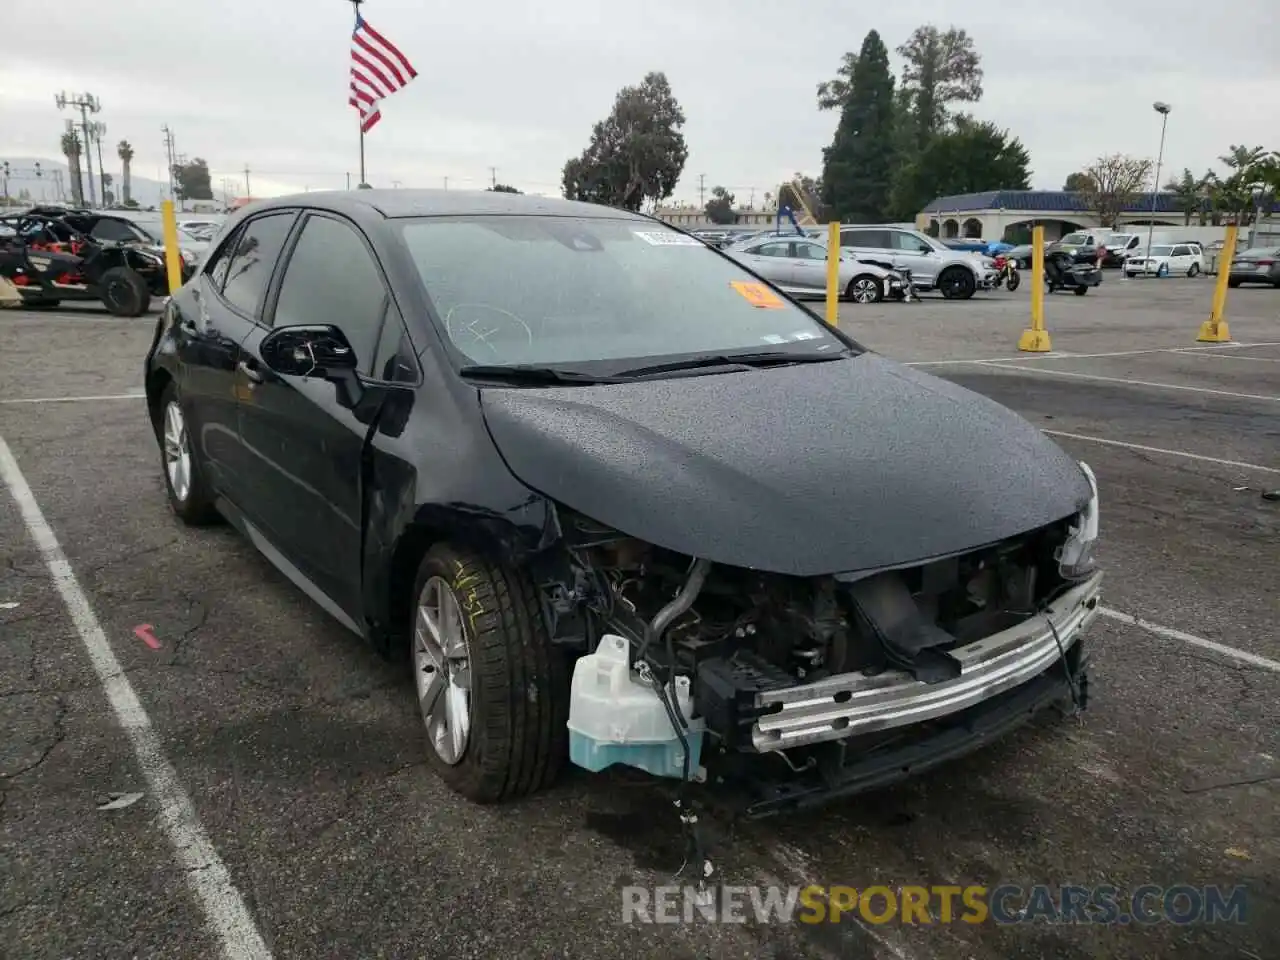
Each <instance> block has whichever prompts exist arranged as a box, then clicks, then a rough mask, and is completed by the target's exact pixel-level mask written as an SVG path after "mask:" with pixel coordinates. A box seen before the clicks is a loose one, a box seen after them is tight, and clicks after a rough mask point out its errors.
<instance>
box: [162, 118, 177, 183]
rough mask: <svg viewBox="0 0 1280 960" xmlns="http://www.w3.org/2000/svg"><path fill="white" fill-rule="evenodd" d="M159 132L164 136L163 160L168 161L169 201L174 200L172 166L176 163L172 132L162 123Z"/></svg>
mask: <svg viewBox="0 0 1280 960" xmlns="http://www.w3.org/2000/svg"><path fill="white" fill-rule="evenodd" d="M160 131H161V132H162V133H163V134H164V156H165V159H166V160H167V161H168V163H167V164H166V166H167V167H168V169H169V199H170V200H172V199H174V193H173V167H174V164H175V163H176V162H177V161H176V159H175V158H174V155H173V150H174V146H173V131H172V130H170V129H169V125H168V124H167V123H163V124H161V125H160Z"/></svg>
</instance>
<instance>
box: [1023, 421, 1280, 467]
mask: <svg viewBox="0 0 1280 960" xmlns="http://www.w3.org/2000/svg"><path fill="white" fill-rule="evenodd" d="M1040 432H1041V433H1047V434H1049V436H1051V437H1068V438H1070V439H1072V440H1086V441H1088V442H1089V443H1102V444H1105V445H1106V446H1108V447H1124V448H1125V449H1126V450H1141V451H1142V452H1143V453H1162V454H1164V455H1165V456H1167V457H1186V458H1187V459H1188V460H1203V461H1204V462H1205V463H1216V464H1220V465H1221V466H1224V467H1239V468H1240V469H1242V470H1261V471H1263V472H1264V473H1280V468H1276V467H1264V466H1262V464H1259V463H1246V462H1244V461H1243V460H1223V459H1222V458H1220V457H1206V456H1204V455H1202V454H1199V453H1187V452H1186V451H1185V450H1166V449H1165V448H1164V447H1148V446H1145V445H1144V444H1141V443H1128V442H1126V441H1124V440H1106V439H1104V438H1102V437H1090V436H1086V435H1085V434H1083V433H1067V432H1066V431H1065V430H1045V429H1043V428H1041V431H1040Z"/></svg>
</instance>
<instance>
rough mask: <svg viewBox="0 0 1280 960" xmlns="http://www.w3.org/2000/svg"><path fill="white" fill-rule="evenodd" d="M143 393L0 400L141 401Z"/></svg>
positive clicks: (45, 401)
mask: <svg viewBox="0 0 1280 960" xmlns="http://www.w3.org/2000/svg"><path fill="white" fill-rule="evenodd" d="M145 397H146V394H145V393H109V394H105V395H103V396H99V397H22V398H20V399H17V400H0V405H3V404H6V403H75V402H76V401H78V400H142V399H144V398H145Z"/></svg>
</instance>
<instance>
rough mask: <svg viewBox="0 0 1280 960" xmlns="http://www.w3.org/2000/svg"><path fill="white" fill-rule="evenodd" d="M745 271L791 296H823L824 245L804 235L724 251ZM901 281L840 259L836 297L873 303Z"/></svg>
mask: <svg viewBox="0 0 1280 960" xmlns="http://www.w3.org/2000/svg"><path fill="white" fill-rule="evenodd" d="M724 253H725V255H726V256H730V257H732V258H733V259H734V260H737V261H738V262H739V263H741V264H742V265H743V266H745V267H747V268H748V269H749V270H752V271H754V272H755V273H757V274H759V275H760V276H762V277H764V278H765V279H766V280H768V281H769V282H770V283H772V284H773V285H774V286H775V287H778V288H780V289H781V290H783V291H785V292H786V293H789V294H791V295H792V296H793V297H812V296H818V297H821V296H825V295H826V292H827V247H826V244H824V243H820V242H819V241H817V240H813V239H810V238H809V237H804V236H798V235H797V236H794V237H779V236H765V237H758V238H754V239H752V240H748V241H747V242H745V243H740V244H736V245H734V246H732V247H729V248H727V249H726V250H725V251H724ZM901 286H902V282H901V279H900V278H899V277H897V276H896V275H894V274H892V273H891V272H890V271H888V270H886V269H884V268H883V267H880V266H877V265H876V264H873V263H864V262H862V261H859V260H856V259H854V258H853V256H852V255H850V254H848V253H845V254H843V255H842V256H841V257H840V296H841V297H844V298H845V299H847V300H852V301H854V302H855V303H875V302H877V301H880V300H883V299H885V297H887V296H890V295H891V294H892V293H893V292H894V290H895V288H898V289H900V288H901Z"/></svg>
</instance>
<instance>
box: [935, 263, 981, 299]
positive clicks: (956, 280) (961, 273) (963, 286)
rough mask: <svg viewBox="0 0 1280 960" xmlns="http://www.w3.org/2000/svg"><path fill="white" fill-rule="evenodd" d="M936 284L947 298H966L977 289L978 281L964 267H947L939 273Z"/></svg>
mask: <svg viewBox="0 0 1280 960" xmlns="http://www.w3.org/2000/svg"><path fill="white" fill-rule="evenodd" d="M937 286H938V289H939V290H941V291H942V296H943V297H944V298H945V299H947V300H968V299H969V298H970V297H972V296H973V294H974V291H975V290H977V289H978V282H977V281H976V280H975V279H974V278H973V274H972V273H970V272H969V271H968V270H966V269H965V268H964V267H948V268H947V269H946V270H943V271H942V273H941V275H939V277H938V284H937Z"/></svg>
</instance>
